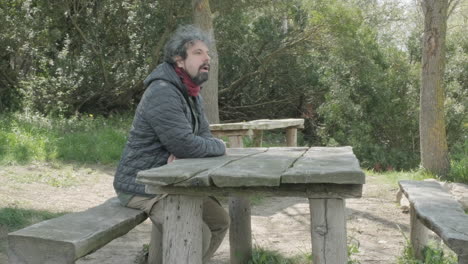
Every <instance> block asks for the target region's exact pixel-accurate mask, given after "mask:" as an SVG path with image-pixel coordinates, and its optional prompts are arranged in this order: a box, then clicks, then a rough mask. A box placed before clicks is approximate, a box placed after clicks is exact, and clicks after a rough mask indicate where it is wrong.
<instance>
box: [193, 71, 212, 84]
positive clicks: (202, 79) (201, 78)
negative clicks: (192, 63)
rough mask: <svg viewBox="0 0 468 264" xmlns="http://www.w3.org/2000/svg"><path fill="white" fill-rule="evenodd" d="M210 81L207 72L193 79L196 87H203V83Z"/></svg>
mask: <svg viewBox="0 0 468 264" xmlns="http://www.w3.org/2000/svg"><path fill="white" fill-rule="evenodd" d="M207 80H208V73H207V72H200V73H198V74H197V75H196V76H195V77H193V78H192V81H193V82H194V83H195V84H196V85H201V84H202V83H204V82H206V81H207Z"/></svg>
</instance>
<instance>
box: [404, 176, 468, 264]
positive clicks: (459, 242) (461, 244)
mask: <svg viewBox="0 0 468 264" xmlns="http://www.w3.org/2000/svg"><path fill="white" fill-rule="evenodd" d="M399 185H400V188H401V190H402V191H403V193H404V194H405V195H406V197H407V198H408V200H409V201H410V217H411V218H410V219H411V220H410V221H411V234H410V240H411V245H412V247H413V250H414V252H415V255H416V257H417V258H419V259H421V258H422V256H421V254H422V253H421V251H422V249H423V248H424V246H426V244H427V237H428V236H427V228H429V229H431V230H432V231H434V232H435V233H436V234H437V235H438V236H439V237H440V238H442V240H443V241H444V242H445V244H446V245H447V246H448V247H449V248H450V249H452V250H453V251H454V252H455V253H456V254H457V255H458V263H459V264H468V215H467V214H465V212H464V211H463V208H462V206H461V204H460V203H458V202H457V201H456V200H455V199H453V198H452V196H451V195H450V194H449V193H448V192H446V191H445V190H444V189H443V188H442V186H440V184H438V183H437V182H430V181H406V180H405V181H400V182H399Z"/></svg>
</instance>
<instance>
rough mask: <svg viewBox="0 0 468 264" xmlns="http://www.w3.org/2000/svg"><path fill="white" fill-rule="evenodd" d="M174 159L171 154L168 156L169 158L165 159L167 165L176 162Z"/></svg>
mask: <svg viewBox="0 0 468 264" xmlns="http://www.w3.org/2000/svg"><path fill="white" fill-rule="evenodd" d="M176 159H177V158H176V156H174V155H172V154H171V155H169V158H167V164H169V163H171V162H173V161H174V160H176Z"/></svg>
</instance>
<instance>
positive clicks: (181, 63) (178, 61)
mask: <svg viewBox="0 0 468 264" xmlns="http://www.w3.org/2000/svg"><path fill="white" fill-rule="evenodd" d="M174 61H175V62H176V65H177V67H179V68H183V67H184V60H183V59H182V57H181V56H175V57H174Z"/></svg>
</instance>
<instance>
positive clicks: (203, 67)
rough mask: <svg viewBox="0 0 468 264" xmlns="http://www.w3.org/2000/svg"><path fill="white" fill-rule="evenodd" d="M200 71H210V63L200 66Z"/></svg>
mask: <svg viewBox="0 0 468 264" xmlns="http://www.w3.org/2000/svg"><path fill="white" fill-rule="evenodd" d="M200 71H205V72H209V71H210V65H208V64H204V65H202V66H201V67H200Z"/></svg>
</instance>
